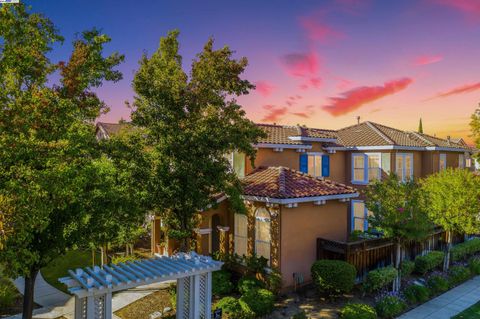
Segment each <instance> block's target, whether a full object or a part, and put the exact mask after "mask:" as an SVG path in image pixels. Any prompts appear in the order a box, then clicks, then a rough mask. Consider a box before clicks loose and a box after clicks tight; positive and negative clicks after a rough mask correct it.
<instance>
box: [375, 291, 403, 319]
mask: <svg viewBox="0 0 480 319" xmlns="http://www.w3.org/2000/svg"><path fill="white" fill-rule="evenodd" d="M406 307H407V305H406V304H405V301H403V300H402V299H400V298H399V297H397V296H394V295H388V296H385V297H383V298H381V299H379V300H378V301H377V303H376V304H375V310H376V311H377V314H378V316H380V317H381V318H386V319H390V318H395V317H396V316H397V315H399V314H400V313H402V311H404V310H405V308H406Z"/></svg>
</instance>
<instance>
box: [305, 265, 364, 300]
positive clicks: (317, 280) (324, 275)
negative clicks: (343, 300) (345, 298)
mask: <svg viewBox="0 0 480 319" xmlns="http://www.w3.org/2000/svg"><path fill="white" fill-rule="evenodd" d="M311 272H312V279H313V282H314V284H315V286H316V287H317V289H318V291H319V292H320V293H323V294H327V295H330V296H335V295H340V294H343V293H347V292H350V291H351V290H352V289H353V286H354V284H355V277H356V276H357V270H356V269H355V267H354V266H353V265H351V264H349V263H347V262H345V261H342V260H329V259H321V260H317V261H316V262H315V263H314V264H313V265H312V268H311Z"/></svg>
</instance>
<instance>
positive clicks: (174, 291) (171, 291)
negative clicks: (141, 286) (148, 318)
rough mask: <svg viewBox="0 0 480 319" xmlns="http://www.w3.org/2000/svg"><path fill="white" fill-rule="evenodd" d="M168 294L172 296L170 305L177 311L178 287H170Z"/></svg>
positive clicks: (174, 285)
mask: <svg viewBox="0 0 480 319" xmlns="http://www.w3.org/2000/svg"><path fill="white" fill-rule="evenodd" d="M167 289H168V293H169V294H170V303H171V306H172V308H174V309H176V308H177V285H176V284H170V286H168V288H167Z"/></svg>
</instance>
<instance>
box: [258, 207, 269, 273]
mask: <svg viewBox="0 0 480 319" xmlns="http://www.w3.org/2000/svg"><path fill="white" fill-rule="evenodd" d="M270 221H271V220H270V213H269V212H268V211H267V209H266V208H263V207H262V208H259V209H257V212H256V213H255V254H256V255H257V256H258V257H260V256H263V257H265V258H266V259H267V260H268V264H269V265H270V245H271V234H270V229H271V225H270Z"/></svg>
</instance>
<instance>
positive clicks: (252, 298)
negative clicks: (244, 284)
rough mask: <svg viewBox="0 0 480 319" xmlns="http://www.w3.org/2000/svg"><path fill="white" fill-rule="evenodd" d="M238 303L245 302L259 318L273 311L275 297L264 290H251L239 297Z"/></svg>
mask: <svg viewBox="0 0 480 319" xmlns="http://www.w3.org/2000/svg"><path fill="white" fill-rule="evenodd" d="M240 301H242V302H245V303H246V304H247V305H248V306H249V307H250V309H252V311H253V312H254V313H255V315H256V316H257V317H260V316H264V315H267V314H269V313H271V312H272V311H273V308H274V305H275V296H274V294H273V293H272V292H271V291H269V290H266V289H251V290H248V291H247V292H245V293H244V294H243V295H242V297H240Z"/></svg>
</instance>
